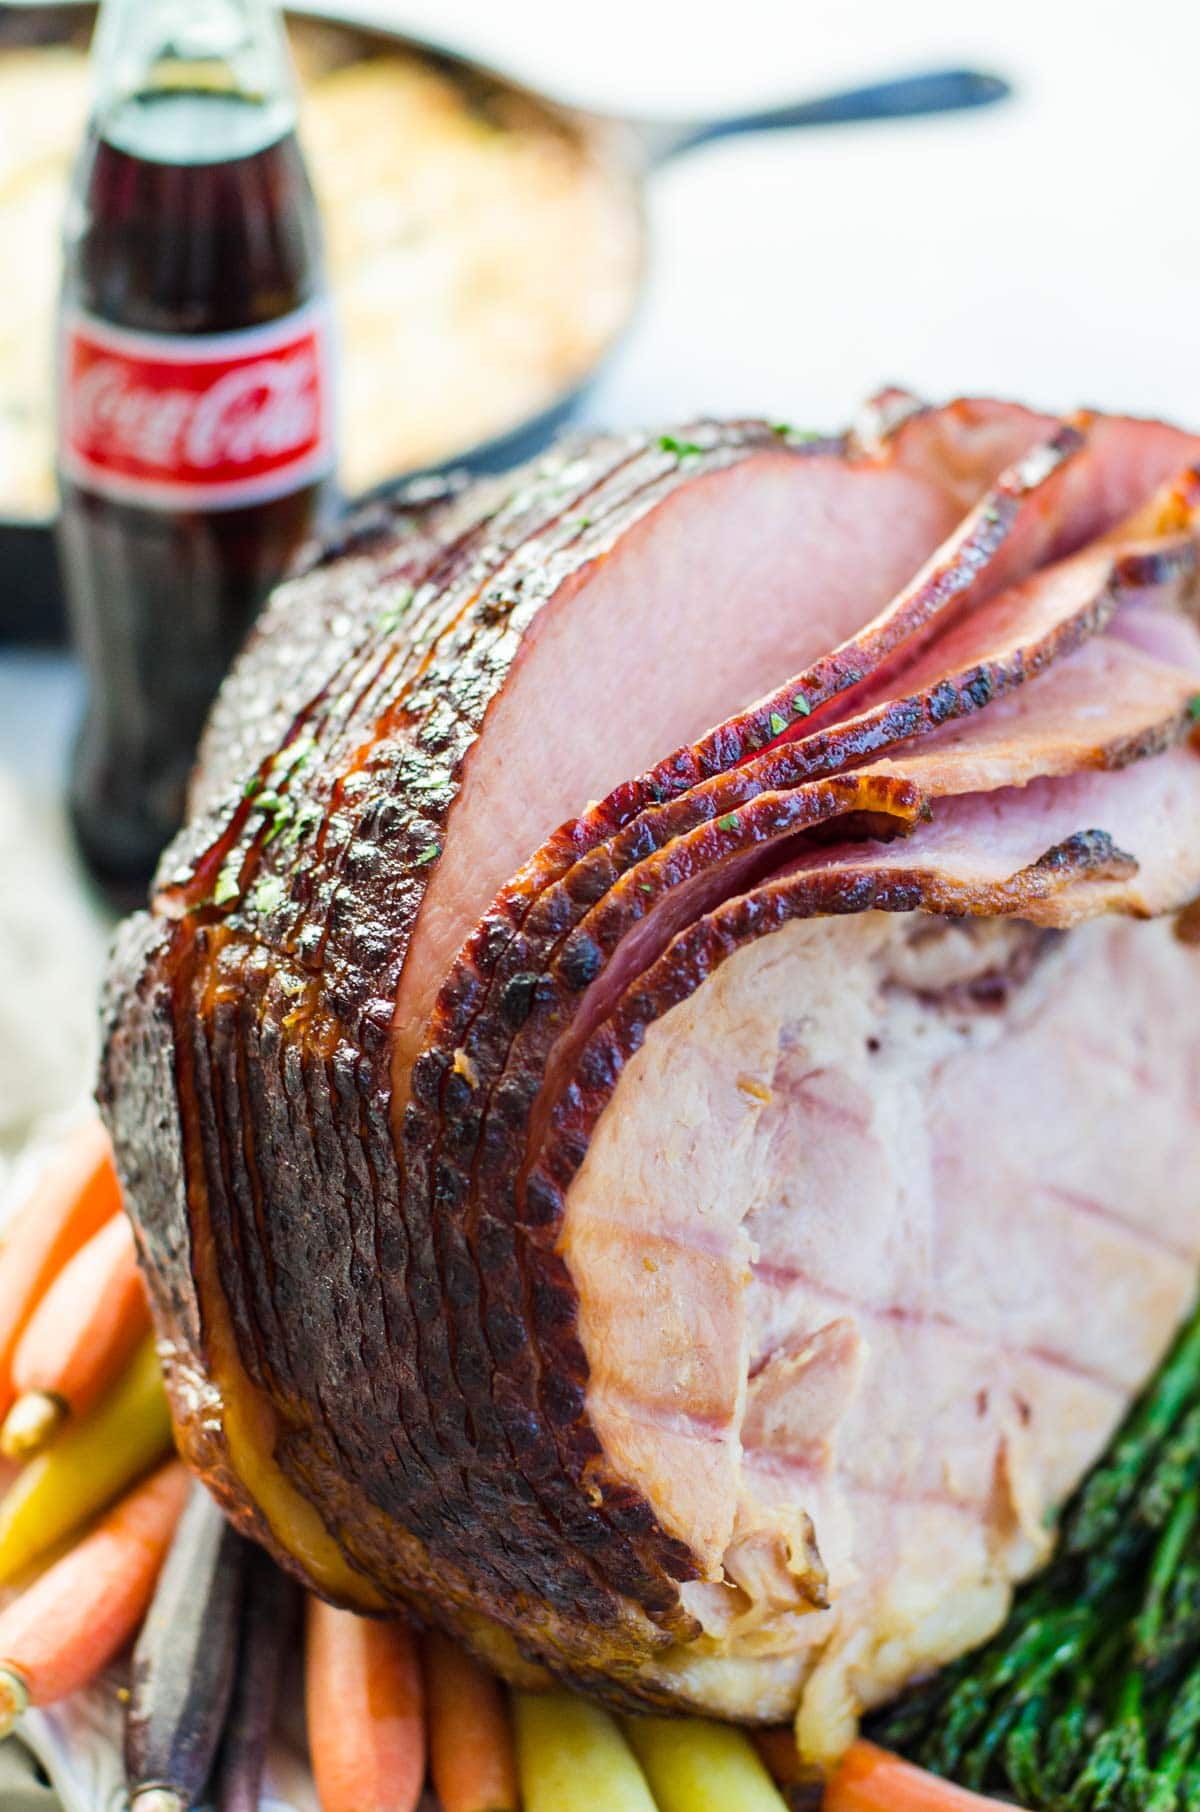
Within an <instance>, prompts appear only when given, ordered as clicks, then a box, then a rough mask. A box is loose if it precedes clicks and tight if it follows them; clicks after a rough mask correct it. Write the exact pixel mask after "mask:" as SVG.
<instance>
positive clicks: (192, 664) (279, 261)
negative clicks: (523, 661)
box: [58, 0, 333, 896]
mask: <svg viewBox="0 0 1200 1812" xmlns="http://www.w3.org/2000/svg"><path fill="white" fill-rule="evenodd" d="M94 55H95V61H96V93H95V101H94V107H93V113H92V120H91V126H90V129H89V133H88V136H87V140H86V142H85V144H84V147H83V149H82V152H81V154H80V158H79V162H78V166H77V169H76V173H75V178H74V183H73V189H72V196H71V200H70V203H69V208H68V218H67V225H66V234H65V250H66V261H65V272H64V283H63V293H62V307H61V319H60V324H59V331H60V347H59V405H58V414H59V420H58V464H59V482H60V493H61V515H60V530H59V546H60V557H61V564H62V569H63V578H64V584H65V588H66V592H67V600H68V608H69V612H70V618H71V624H72V632H73V636H74V639H75V642H76V646H77V647H78V649H79V652H80V654H81V656H82V659H83V664H84V667H85V670H86V678H87V685H88V697H87V706H86V711H85V716H84V721H83V725H82V728H81V732H80V736H79V741H78V745H77V748H76V753H75V761H74V769H73V776H72V783H71V812H72V818H73V821H74V825H75V829H76V833H77V836H78V839H79V842H80V845H81V847H82V850H83V852H84V855H85V857H86V859H87V860H88V862H89V864H90V866H91V867H92V869H93V871H94V873H95V874H96V875H97V877H98V878H99V879H100V880H101V881H102V882H103V883H105V884H106V885H107V886H108V887H109V889H110V891H112V892H114V893H116V894H118V895H126V896H128V895H130V894H132V893H134V892H136V891H138V890H140V889H141V888H143V887H144V884H145V882H146V880H147V878H148V876H149V874H150V873H151V871H152V868H153V865H154V862H155V860H156V858H157V856H158V854H159V852H160V850H161V848H162V846H163V844H164V843H165V842H166V841H167V839H168V838H169V837H170V835H171V834H172V832H173V831H174V830H175V829H176V827H177V825H178V824H179V822H180V818H181V815H182V811H183V803H184V791H185V787H186V782H187V776H188V771H189V768H190V765H191V762H192V758H193V754H194V750H195V746H196V741H197V738H198V736H199V733H200V730H201V728H202V725H203V722H204V718H205V714H206V712H207V709H208V706H209V704H210V703H211V700H212V697H213V694H214V693H215V691H216V689H217V687H218V685H219V683H220V680H221V677H222V675H223V673H224V672H225V669H226V667H227V666H228V664H229V661H230V659H231V657H232V656H233V654H234V653H235V651H236V650H237V648H238V646H239V644H240V642H241V641H242V639H243V637H244V635H245V632H246V630H247V628H248V627H249V625H250V623H251V622H252V620H253V618H254V616H255V613H256V612H257V610H258V609H259V606H260V605H261V603H262V601H263V599H264V597H265V595H266V593H267V591H268V590H269V589H270V587H271V585H272V584H273V583H274V582H275V580H276V579H278V578H279V576H280V574H281V573H282V572H283V571H284V570H285V569H286V567H287V565H288V563H289V561H290V560H291V558H292V556H293V555H294V553H295V552H296V550H297V548H298V547H299V546H300V544H301V543H302V542H303V541H304V540H305V538H306V537H307V536H308V534H309V533H310V532H311V531H312V530H313V528H314V526H315V524H316V519H317V516H318V512H319V510H320V509H321V506H322V503H323V500H324V499H325V498H327V497H328V494H329V479H330V476H331V472H332V466H333V416H332V411H333V396H332V383H331V371H330V334H329V321H328V311H327V302H326V297H325V293H324V274H323V264H322V255H321V244H320V231H319V223H318V219H317V211H316V205H315V202H314V199H313V194H312V190H311V188H310V185H309V182H308V177H307V174H306V172H305V168H304V162H303V158H302V156H301V152H300V148H299V145H298V142H297V138H296V93H295V87H294V83H293V78H292V70H291V64H290V59H289V52H288V46H287V41H286V38H285V35H284V31H283V26H282V22H281V20H280V17H279V14H278V11H277V9H276V8H275V7H274V6H272V5H269V4H267V0H105V4H104V5H103V6H102V8H101V12H100V18H99V24H98V27H97V36H96V43H95V52H94Z"/></svg>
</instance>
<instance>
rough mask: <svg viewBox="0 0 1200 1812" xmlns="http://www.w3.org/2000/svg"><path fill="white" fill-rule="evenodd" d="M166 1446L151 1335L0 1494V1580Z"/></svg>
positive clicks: (166, 1424) (101, 1503) (166, 1418)
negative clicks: (96, 1401) (84, 1413)
mask: <svg viewBox="0 0 1200 1812" xmlns="http://www.w3.org/2000/svg"><path fill="white" fill-rule="evenodd" d="M170 1446H171V1417H170V1413H169V1411H168V1409H167V1399H166V1395H165V1393H164V1391H163V1384H162V1374H161V1372H160V1370H159V1365H158V1355H157V1353H156V1352H155V1349H154V1342H153V1340H145V1341H144V1342H143V1343H142V1346H141V1347H140V1349H139V1350H138V1352H137V1354H136V1356H135V1357H134V1359H133V1360H132V1362H131V1363H130V1365H129V1366H128V1367H127V1368H126V1370H125V1371H124V1372H123V1373H122V1375H121V1377H120V1378H119V1379H118V1381H117V1383H116V1385H115V1386H114V1387H113V1389H112V1390H111V1391H110V1393H109V1395H108V1396H107V1397H106V1398H105V1399H104V1401H103V1402H102V1403H101V1404H100V1405H99V1406H98V1407H97V1409H96V1410H95V1412H94V1413H93V1414H92V1415H90V1416H89V1417H88V1418H87V1419H86V1421H83V1422H80V1423H78V1424H77V1425H76V1426H75V1427H73V1428H69V1429H67V1430H66V1432H65V1433H64V1434H63V1435H62V1436H60V1438H59V1439H58V1440H57V1441H55V1442H54V1444H53V1446H51V1447H49V1448H47V1450H46V1451H45V1453H41V1454H39V1455H38V1457H37V1458H36V1459H34V1460H31V1461H30V1462H29V1464H28V1465H27V1466H26V1467H25V1469H24V1471H23V1472H21V1473H19V1474H18V1475H17V1478H16V1480H15V1481H14V1483H13V1484H12V1485H11V1486H10V1488H9V1490H8V1492H7V1493H6V1495H5V1497H4V1498H3V1500H2V1501H0V1584H5V1583H6V1582H7V1581H8V1580H10V1579H12V1578H13V1577H14V1576H15V1575H16V1574H17V1573H20V1572H21V1571H22V1570H23V1569H24V1568H25V1567H27V1566H28V1565H29V1564H30V1562H31V1561H33V1560H36V1559H37V1558H38V1556H39V1555H41V1554H44V1553H45V1552H46V1550H47V1549H48V1548H52V1547H54V1545H55V1543H56V1542H59V1541H61V1540H62V1539H63V1537H64V1536H67V1535H70V1534H71V1532H72V1531H73V1530H75V1529H78V1528H79V1527H81V1525H82V1524H84V1523H86V1522H87V1521H88V1519H89V1518H90V1517H92V1516H94V1515H95V1514H96V1512H97V1511H99V1510H103V1509H104V1508H105V1506H106V1505H108V1504H110V1503H111V1502H112V1500H113V1498H115V1497H116V1496H118V1494H119V1493H120V1492H122V1491H124V1490H125V1489H126V1488H127V1487H128V1486H129V1485H131V1484H133V1483H134V1481H135V1480H136V1479H139V1478H141V1476H142V1474H143V1473H145V1472H148V1471H149V1469H150V1467H151V1466H153V1465H154V1464H155V1462H156V1461H157V1460H160V1459H162V1458H163V1456H164V1455H165V1454H166V1453H167V1452H168V1451H169V1449H170Z"/></svg>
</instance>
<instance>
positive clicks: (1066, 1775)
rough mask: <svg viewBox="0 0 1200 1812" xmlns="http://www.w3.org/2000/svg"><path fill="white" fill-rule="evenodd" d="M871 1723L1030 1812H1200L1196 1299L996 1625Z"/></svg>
mask: <svg viewBox="0 0 1200 1812" xmlns="http://www.w3.org/2000/svg"><path fill="white" fill-rule="evenodd" d="M879 1734H880V1736H881V1739H882V1740H883V1741H885V1742H887V1743H889V1744H891V1745H893V1746H895V1747H897V1748H899V1749H900V1750H901V1751H902V1752H903V1753H905V1754H907V1755H909V1756H911V1757H912V1758H913V1759H914V1760H919V1761H921V1762H922V1763H923V1764H924V1765H925V1766H926V1767H927V1768H930V1769H932V1770H934V1771H935V1772H938V1773H942V1774H947V1775H953V1776H955V1777H956V1778H958V1779H960V1780H961V1781H962V1782H963V1783H964V1784H966V1785H969V1786H972V1787H975V1788H977V1789H983V1790H986V1791H992V1792H998V1793H1003V1794H1012V1795H1015V1797H1016V1798H1017V1799H1018V1800H1020V1801H1021V1803H1023V1804H1026V1805H1033V1806H1037V1807H1038V1808H1039V1812H1190V1809H1192V1808H1194V1809H1195V1812H1200V1308H1198V1309H1197V1310H1196V1311H1194V1312H1193V1314H1192V1316H1191V1318H1190V1319H1189V1321H1188V1322H1187V1323H1186V1325H1185V1326H1184V1328H1183V1330H1182V1332H1181V1333H1180V1335H1179V1336H1178V1338H1177V1340H1176V1342H1175V1344H1174V1346H1173V1347H1172V1350H1171V1352H1170V1353H1169V1354H1168V1355H1167V1358H1166V1359H1165V1360H1164V1361H1163V1364H1162V1366H1161V1367H1160V1368H1159V1371H1158V1372H1157V1374H1156V1375H1155V1377H1154V1378H1153V1379H1152V1381H1151V1383H1150V1385H1149V1386H1148V1387H1147V1389H1146V1391H1145V1392H1144V1393H1143V1395H1142V1398H1141V1399H1140V1401H1139V1402H1138V1404H1137V1405H1136V1406H1135V1407H1134V1409H1133V1411H1132V1412H1131V1414H1130V1415H1129V1417H1128V1418H1127V1420H1126V1423H1125V1425H1124V1427H1123V1428H1122V1429H1121V1430H1120V1431H1119V1433H1118V1435H1117V1437H1116V1438H1115V1440H1114V1441H1113V1443H1112V1445H1111V1447H1110V1449H1109V1451H1108V1453H1107V1454H1106V1455H1105V1456H1104V1458H1103V1459H1102V1460H1101V1461H1100V1462H1099V1464H1098V1465H1097V1466H1096V1468H1095V1469H1094V1471H1093V1472H1092V1474H1091V1476H1090V1477H1089V1478H1088V1479H1087V1480H1085V1482H1084V1484H1083V1486H1082V1487H1081V1489H1080V1491H1079V1492H1078V1493H1077V1495H1076V1497H1075V1499H1074V1501H1073V1502H1072V1504H1070V1505H1069V1506H1068V1508H1067V1511H1066V1513H1065V1515H1064V1517H1063V1525H1062V1537H1061V1541H1060V1544H1059V1551H1058V1554H1057V1556H1056V1557H1055V1559H1054V1561H1053V1562H1052V1564H1051V1565H1050V1567H1049V1568H1048V1569H1047V1570H1046V1572H1045V1573H1044V1574H1043V1575H1042V1576H1041V1578H1040V1579H1038V1580H1037V1581H1036V1582H1034V1583H1033V1584H1032V1585H1030V1586H1028V1587H1026V1588H1025V1589H1024V1590H1023V1591H1021V1592H1019V1593H1018V1595H1017V1600H1016V1602H1015V1604H1014V1607H1013V1612H1012V1615H1011V1616H1010V1618H1009V1620H1008V1623H1007V1624H1006V1625H1005V1627H1004V1628H1003V1629H1002V1630H1001V1631H1000V1633H999V1634H998V1635H997V1636H996V1637H994V1638H993V1639H992V1641H991V1642H989V1643H988V1644H986V1645H985V1647H984V1648H983V1649H982V1650H981V1651H979V1652H978V1653H977V1654H975V1655H972V1656H968V1657H967V1658H966V1659H965V1660H963V1661H961V1662H959V1663H957V1664H956V1665H955V1666H954V1667H951V1668H948V1669H946V1670H945V1672H944V1673H943V1674H942V1675H940V1676H939V1677H938V1679H937V1680H935V1681H933V1682H932V1683H930V1684H929V1685H927V1686H925V1687H924V1688H922V1689H921V1690H920V1691H919V1692H918V1693H917V1694H914V1695H912V1697H911V1698H910V1699H909V1700H908V1701H907V1702H906V1703H903V1704H901V1705H900V1706H898V1707H897V1708H896V1709H895V1710H894V1711H893V1712H890V1713H888V1714H887V1715H886V1716H885V1717H884V1718H883V1719H882V1720H881V1721H880V1725H879Z"/></svg>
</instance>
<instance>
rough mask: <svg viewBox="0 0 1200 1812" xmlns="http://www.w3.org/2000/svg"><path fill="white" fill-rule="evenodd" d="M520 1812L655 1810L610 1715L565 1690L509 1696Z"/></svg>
mask: <svg viewBox="0 0 1200 1812" xmlns="http://www.w3.org/2000/svg"><path fill="white" fill-rule="evenodd" d="M513 1715H514V1720H515V1724H516V1733H517V1767H518V1769H519V1771H520V1776H521V1795H522V1801H523V1804H524V1807H525V1812H655V1806H654V1800H653V1797H652V1796H651V1793H650V1788H649V1787H648V1786H647V1784H646V1777H645V1775H644V1774H643V1773H642V1771H641V1769H640V1768H639V1766H638V1764H637V1762H636V1761H635V1760H634V1756H633V1751H632V1750H631V1749H630V1747H629V1744H628V1743H627V1742H626V1741H625V1738H624V1737H623V1736H622V1735H621V1732H620V1731H619V1729H618V1728H617V1722H616V1719H615V1718H612V1717H610V1716H609V1714H608V1712H606V1711H601V1709H600V1707H599V1706H598V1705H592V1704H590V1703H589V1702H588V1701H587V1700H586V1699H581V1698H577V1697H576V1696H575V1694H574V1693H569V1692H544V1693H537V1692H517V1693H514V1694H513Z"/></svg>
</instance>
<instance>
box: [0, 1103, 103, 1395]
mask: <svg viewBox="0 0 1200 1812" xmlns="http://www.w3.org/2000/svg"><path fill="white" fill-rule="evenodd" d="M120 1206H121V1186H120V1184H119V1183H118V1182H117V1173H116V1171H115V1170H114V1169H113V1162H112V1146H111V1145H110V1144H109V1140H108V1134H107V1133H106V1132H105V1130H104V1128H103V1126H101V1124H100V1122H99V1120H88V1121H87V1122H86V1123H85V1124H84V1125H82V1126H80V1127H78V1128H77V1129H76V1130H75V1131H74V1132H73V1133H71V1134H70V1135H69V1137H68V1138H67V1139H66V1140H65V1141H64V1143H63V1147H62V1150H61V1151H60V1152H59V1153H58V1154H57V1156H56V1158H55V1159H54V1161H53V1163H52V1164H50V1165H49V1166H48V1168H47V1170H46V1171H45V1174H44V1175H43V1176H42V1179H41V1181H40V1182H39V1183H38V1185H37V1187H36V1189H35V1190H34V1192H33V1194H32V1195H31V1196H30V1198H29V1200H28V1201H27V1202H26V1203H25V1206H24V1207H23V1208H21V1209H20V1210H19V1211H18V1212H17V1214H16V1215H15V1216H14V1218H13V1220H12V1221H11V1222H10V1223H9V1225H8V1228H7V1230H6V1232H5V1235H4V1239H3V1243H2V1244H0V1415H7V1414H8V1411H9V1408H10V1407H11V1405H12V1400H13V1382H12V1362H13V1355H14V1353H15V1351H16V1346H17V1341H18V1340H19V1339H20V1337H21V1332H22V1330H23V1329H24V1327H25V1324H26V1322H27V1321H28V1320H29V1317H30V1315H31V1314H32V1313H33V1310H34V1309H35V1308H36V1306H37V1304H38V1302H39V1301H40V1300H41V1297H42V1295H43V1294H44V1292H45V1290H46V1288H47V1286H48V1285H49V1284H50V1282H51V1279H52V1278H54V1277H55V1276H56V1275H57V1273H58V1272H59V1271H60V1270H61V1269H62V1267H63V1265H65V1264H66V1262H67V1260H68V1259H69V1258H72V1257H73V1256H74V1255H75V1253H76V1252H78V1250H79V1248H80V1246H82V1245H83V1243H84V1241H85V1240H89V1239H90V1238H91V1237H92V1234H93V1233H95V1232H97V1231H98V1230H99V1228H100V1227H101V1226H103V1224H104V1222H105V1221H107V1220H111V1218H112V1216H113V1215H114V1214H116V1212H117V1211H118V1209H119V1208H120Z"/></svg>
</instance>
